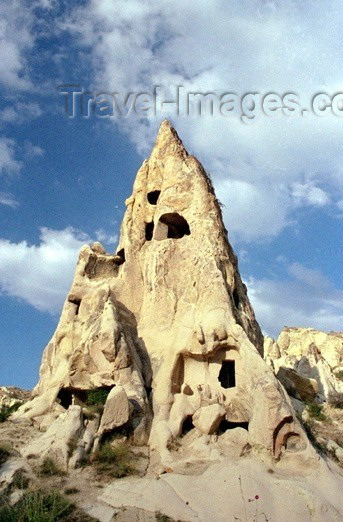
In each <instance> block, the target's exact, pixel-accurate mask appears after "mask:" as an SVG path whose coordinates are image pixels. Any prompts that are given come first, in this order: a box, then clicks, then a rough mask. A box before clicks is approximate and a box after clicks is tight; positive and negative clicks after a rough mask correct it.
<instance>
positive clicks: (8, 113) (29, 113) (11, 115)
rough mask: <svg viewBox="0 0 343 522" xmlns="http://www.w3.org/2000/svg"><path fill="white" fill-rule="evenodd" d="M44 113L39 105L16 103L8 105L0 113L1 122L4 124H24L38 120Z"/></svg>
mask: <svg viewBox="0 0 343 522" xmlns="http://www.w3.org/2000/svg"><path fill="white" fill-rule="evenodd" d="M42 113H43V111H42V109H41V108H40V106H39V105H38V103H24V102H16V103H13V104H12V105H6V106H5V107H4V108H3V109H2V110H1V111H0V121H1V122H3V123H17V124H18V123H23V122H25V121H27V120H33V119H35V118H38V117H39V116H41V114H42Z"/></svg>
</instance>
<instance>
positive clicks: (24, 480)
mask: <svg viewBox="0 0 343 522" xmlns="http://www.w3.org/2000/svg"><path fill="white" fill-rule="evenodd" d="M29 484H30V479H29V477H28V476H27V475H26V474H25V472H24V471H23V470H21V469H19V470H18V471H17V472H16V474H15V475H14V478H13V480H12V483H11V487H12V489H27V488H28V487H29Z"/></svg>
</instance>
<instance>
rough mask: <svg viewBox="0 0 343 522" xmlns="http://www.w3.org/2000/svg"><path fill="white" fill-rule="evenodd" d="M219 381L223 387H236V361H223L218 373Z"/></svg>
mask: <svg viewBox="0 0 343 522" xmlns="http://www.w3.org/2000/svg"><path fill="white" fill-rule="evenodd" d="M218 381H219V382H220V384H221V386H222V388H225V389H227V388H234V387H235V386H236V368H235V361H223V362H222V366H221V368H220V372H219V375H218Z"/></svg>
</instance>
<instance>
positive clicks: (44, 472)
mask: <svg viewBox="0 0 343 522" xmlns="http://www.w3.org/2000/svg"><path fill="white" fill-rule="evenodd" d="M38 475H39V476H41V477H43V476H45V477H53V476H56V475H57V476H60V477H61V476H63V475H66V472H65V471H63V470H62V469H60V468H59V467H58V466H57V464H56V463H55V462H54V461H53V460H52V459H51V458H49V457H46V458H45V459H44V460H43V462H42V464H41V465H40V467H39V472H38Z"/></svg>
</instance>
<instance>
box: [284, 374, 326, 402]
mask: <svg viewBox="0 0 343 522" xmlns="http://www.w3.org/2000/svg"><path fill="white" fill-rule="evenodd" d="M276 377H277V378H278V379H279V381H280V382H281V383H282V384H283V386H284V387H285V389H286V391H287V392H288V393H289V394H290V395H292V397H295V398H296V399H299V400H301V401H304V402H313V401H314V400H315V398H316V396H317V394H318V391H319V386H318V383H317V381H316V380H315V379H310V378H307V377H303V376H302V375H300V374H299V373H297V372H296V371H295V370H292V369H291V368H283V367H281V368H279V371H278V372H277V374H276Z"/></svg>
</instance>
